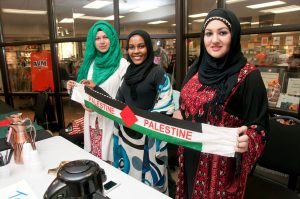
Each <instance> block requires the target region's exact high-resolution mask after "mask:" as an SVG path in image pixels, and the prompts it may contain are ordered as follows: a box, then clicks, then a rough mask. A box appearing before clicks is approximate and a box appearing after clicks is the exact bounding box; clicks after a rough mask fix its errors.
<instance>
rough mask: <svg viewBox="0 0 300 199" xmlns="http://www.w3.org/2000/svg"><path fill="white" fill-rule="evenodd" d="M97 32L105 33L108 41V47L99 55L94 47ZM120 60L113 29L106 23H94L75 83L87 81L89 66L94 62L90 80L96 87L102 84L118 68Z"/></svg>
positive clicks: (116, 37) (120, 56)
mask: <svg viewBox="0 0 300 199" xmlns="http://www.w3.org/2000/svg"><path fill="white" fill-rule="evenodd" d="M99 30H102V31H103V32H105V34H106V35H107V37H108V38H109V41H110V47H109V49H108V51H107V52H105V53H101V52H100V51H98V50H97V48H96V47H95V40H96V34H97V32H98V31H99ZM121 58H122V52H121V48H120V44H119V39H118V36H117V33H116V31H115V29H114V28H113V27H112V26H111V25H110V24H109V23H107V22H106V21H98V22H96V23H95V24H94V25H93V26H92V27H91V28H90V30H89V32H88V35H87V38H86V50H85V54H84V60H83V63H82V65H81V67H80V69H79V72H78V77H77V82H80V81H81V80H82V79H87V75H88V72H89V68H90V65H91V64H92V62H93V60H95V62H94V66H93V67H94V68H93V69H94V70H93V77H92V80H93V82H95V83H96V85H99V84H101V83H103V82H104V81H105V80H107V79H108V78H109V77H110V76H111V75H112V74H113V73H114V72H115V71H116V70H117V69H118V68H119V65H120V60H121Z"/></svg>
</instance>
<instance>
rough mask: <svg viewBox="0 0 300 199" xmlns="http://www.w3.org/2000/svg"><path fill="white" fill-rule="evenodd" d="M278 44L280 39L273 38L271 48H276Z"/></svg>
mask: <svg viewBox="0 0 300 199" xmlns="http://www.w3.org/2000/svg"><path fill="white" fill-rule="evenodd" d="M279 44H280V37H273V46H278V45H279Z"/></svg>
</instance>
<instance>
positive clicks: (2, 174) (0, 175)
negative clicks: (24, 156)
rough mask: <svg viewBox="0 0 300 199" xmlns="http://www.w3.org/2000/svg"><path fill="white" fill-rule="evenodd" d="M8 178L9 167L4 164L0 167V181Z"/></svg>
mask: <svg viewBox="0 0 300 199" xmlns="http://www.w3.org/2000/svg"><path fill="white" fill-rule="evenodd" d="M9 176H10V165H9V164H6V165H4V166H0V180H5V179H6V178H7V177H9Z"/></svg>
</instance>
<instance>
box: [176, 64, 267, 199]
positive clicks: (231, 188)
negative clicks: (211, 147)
mask: <svg viewBox="0 0 300 199" xmlns="http://www.w3.org/2000/svg"><path fill="white" fill-rule="evenodd" d="M237 78H238V81H237V84H236V86H235V87H234V88H233V90H232V92H231V94H230V95H229V96H228V97H227V99H226V101H225V103H224V105H220V108H221V111H220V114H221V116H220V117H216V116H215V115H214V114H213V112H212V109H211V108H212V105H211V104H210V103H209V102H211V101H212V100H213V99H214V97H215V90H214V89H212V88H210V87H208V86H205V85H202V84H201V83H200V82H199V80H198V73H197V74H195V75H194V76H193V77H192V78H191V79H190V80H189V81H188V83H187V84H186V85H185V86H184V88H183V89H182V91H181V104H180V109H181V112H182V115H183V117H184V119H186V120H190V121H193V122H201V123H208V124H211V125H215V126H225V127H240V126H242V125H246V126H248V130H247V132H246V134H247V135H248V136H249V149H248V151H247V152H245V153H243V155H242V167H241V174H240V175H239V176H238V177H235V175H234V173H235V171H236V167H235V163H236V161H235V158H229V157H222V156H218V155H212V154H205V153H201V152H197V151H194V150H192V149H188V148H183V147H179V150H178V154H179V175H178V178H179V180H178V184H177V190H176V198H243V195H244V191H245V186H246V180H247V175H248V173H249V172H250V170H251V166H252V165H253V164H254V162H255V161H256V160H257V158H258V157H259V155H260V154H261V152H262V150H263V148H264V143H265V142H264V138H265V130H266V131H267V130H268V117H267V95H266V90H265V88H264V84H263V82H262V78H261V76H260V73H259V71H258V70H257V69H256V68H255V67H254V66H252V65H249V64H247V65H246V66H245V67H243V69H242V70H241V71H240V73H239V74H238V76H237Z"/></svg>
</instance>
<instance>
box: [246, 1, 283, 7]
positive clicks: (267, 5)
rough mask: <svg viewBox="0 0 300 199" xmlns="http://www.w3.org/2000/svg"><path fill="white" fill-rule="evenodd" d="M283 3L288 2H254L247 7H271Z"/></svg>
mask: <svg viewBox="0 0 300 199" xmlns="http://www.w3.org/2000/svg"><path fill="white" fill-rule="evenodd" d="M282 4H286V3H285V2H284V1H271V2H268V3H259V4H253V5H249V6H246V7H247V8H251V9H258V8H265V7H271V6H278V5H282Z"/></svg>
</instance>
